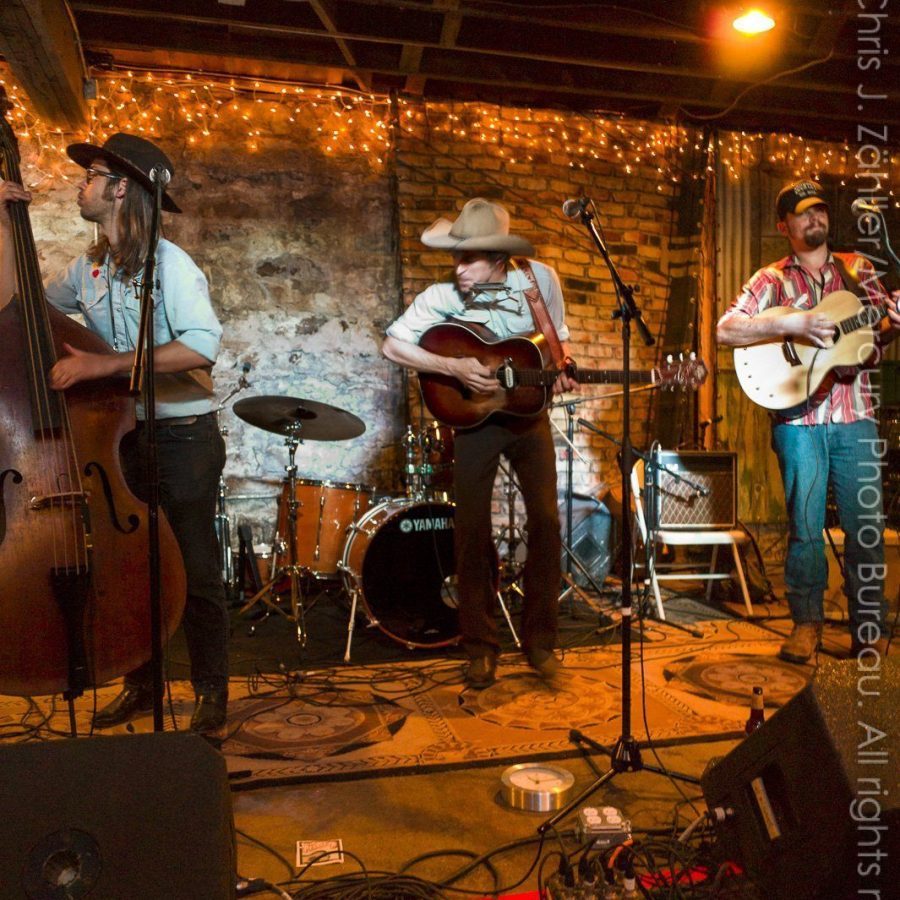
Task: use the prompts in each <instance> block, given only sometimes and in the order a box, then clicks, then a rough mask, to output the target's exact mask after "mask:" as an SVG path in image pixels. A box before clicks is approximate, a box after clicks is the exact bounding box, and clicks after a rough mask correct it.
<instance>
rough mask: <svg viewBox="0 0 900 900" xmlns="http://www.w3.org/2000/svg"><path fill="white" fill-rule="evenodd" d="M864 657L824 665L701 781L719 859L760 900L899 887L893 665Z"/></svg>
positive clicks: (899, 691) (897, 676)
mask: <svg viewBox="0 0 900 900" xmlns="http://www.w3.org/2000/svg"><path fill="white" fill-rule="evenodd" d="M868 665H869V668H863V667H862V664H858V663H857V662H856V661H855V660H854V661H849V660H844V661H839V662H828V663H824V664H821V665H820V666H819V669H818V672H817V674H816V676H815V679H814V680H813V681H812V682H811V683H810V684H809V685H808V686H807V687H806V688H804V689H803V690H802V691H801V692H800V693H799V694H797V695H796V696H795V697H794V698H793V699H791V700H790V701H789V702H788V703H787V704H786V705H785V706H784V707H783V708H782V709H780V710H778V711H777V712H775V713H774V715H772V716H771V718H769V720H768V721H766V722H764V723H763V725H762V726H761V727H760V728H759V729H757V730H756V731H754V732H753V733H752V734H750V735H749V736H748V737H747V738H746V739H745V740H744V741H742V742H741V743H740V744H738V745H737V746H736V747H735V748H734V749H733V750H732V751H731V752H730V753H729V754H728V755H727V756H725V757H724V758H723V759H721V760H719V761H718V762H716V763H714V764H711V765H710V766H709V767H708V768H707V770H706V772H705V773H704V774H703V776H702V778H701V785H702V788H703V795H704V797H705V798H706V803H707V805H708V806H709V809H710V811H711V812H713V813H714V815H715V817H716V818H717V819H718V820H719V824H718V825H717V828H718V831H719V835H720V837H721V841H722V843H723V845H724V850H725V853H726V855H727V857H728V858H730V859H733V860H736V861H738V862H739V863H740V864H741V865H742V866H743V867H744V868H745V869H746V870H747V871H748V873H749V874H750V875H751V876H752V877H753V879H754V881H755V882H756V884H757V887H759V888H760V890H761V891H762V896H764V897H766V898H772V900H813V898H828V900H844V898H850V897H853V898H857V900H858V898H860V897H888V896H895V897H896V896H897V894H896V890H897V884H898V880H897V879H898V860H900V797H898V791H897V760H898V758H900V756H898V754H900V708H898V705H897V702H896V701H897V697H898V696H900V663H898V662H897V661H896V660H894V659H893V658H890V657H887V658H884V659H881V660H880V662H879V660H878V658H877V657H874V656H871V657H870V658H869V661H868ZM875 666H877V668H875Z"/></svg>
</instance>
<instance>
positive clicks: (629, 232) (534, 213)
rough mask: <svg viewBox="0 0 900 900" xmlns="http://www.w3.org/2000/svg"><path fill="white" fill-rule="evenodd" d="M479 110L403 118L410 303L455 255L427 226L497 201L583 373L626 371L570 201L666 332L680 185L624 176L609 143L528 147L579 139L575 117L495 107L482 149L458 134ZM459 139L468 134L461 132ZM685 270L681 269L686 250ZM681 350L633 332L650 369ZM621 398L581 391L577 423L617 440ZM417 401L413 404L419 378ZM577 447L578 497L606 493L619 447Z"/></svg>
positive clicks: (641, 363) (597, 262)
mask: <svg viewBox="0 0 900 900" xmlns="http://www.w3.org/2000/svg"><path fill="white" fill-rule="evenodd" d="M473 109H474V107H473V106H472V105H468V106H467V105H464V104H453V105H440V104H428V105H427V106H426V105H424V104H421V105H416V104H409V105H408V106H405V107H404V108H403V110H402V112H401V115H400V117H399V120H400V123H401V127H400V129H399V132H398V134H399V138H398V144H397V179H398V199H399V212H400V251H401V254H402V267H403V268H402V271H403V293H404V297H405V299H406V302H409V301H410V300H411V299H412V298H413V297H414V296H415V294H416V293H417V292H419V291H420V290H422V289H423V288H424V287H425V286H427V285H428V284H430V283H431V282H433V281H436V280H444V279H446V278H447V277H449V274H450V272H451V264H452V260H451V257H450V255H449V254H448V253H444V252H440V251H434V250H430V249H428V248H425V247H424V246H423V245H422V244H421V243H420V240H419V237H420V235H421V232H422V231H423V230H424V229H425V227H427V226H428V225H429V224H430V223H431V222H432V221H433V220H434V219H435V218H437V217H438V216H445V217H448V218H454V217H455V215H456V214H457V212H458V211H459V209H461V207H462V205H463V204H464V203H465V201H466V200H467V199H469V198H471V197H474V196H483V197H487V198H490V199H492V200H497V201H499V202H501V203H503V205H504V206H505V207H506V208H507V209H508V210H509V212H510V215H511V218H512V230H513V231H514V232H517V233H520V234H522V235H523V236H525V237H527V238H528V239H529V240H531V241H532V243H533V244H534V245H535V248H536V254H535V255H536V258H537V259H539V260H541V261H543V262H546V263H549V264H550V265H553V266H554V267H555V268H556V270H557V271H558V273H559V275H560V279H561V281H562V286H563V292H564V296H565V300H566V318H567V322H568V325H569V329H570V332H571V342H570V349H571V353H572V356H573V357H574V358H575V359H576V361H577V362H578V363H579V365H581V366H582V367H585V368H615V369H620V368H621V366H622V350H621V346H622V345H621V330H620V327H619V325H618V323H617V322H615V321H614V320H613V319H612V313H613V311H614V310H615V309H616V306H617V304H616V299H615V294H614V291H613V287H612V282H611V279H610V276H609V272H608V270H607V268H606V266H605V264H604V262H603V260H602V257H601V256H600V254H599V252H598V251H597V250H596V248H595V247H594V245H593V243H592V242H591V239H590V236H589V235H588V233H587V231H586V229H585V228H584V227H583V226H582V225H581V223H580V222H578V221H574V222H573V221H571V220H568V219H566V218H565V217H564V216H563V214H562V212H561V205H562V202H563V201H564V200H565V199H566V198H568V197H574V196H579V195H581V194H586V195H588V196H590V197H592V198H594V200H595V201H596V203H597V205H598V207H599V210H600V216H599V221H600V224H601V225H602V226H603V229H604V231H605V237H606V242H607V246H608V250H609V254H610V256H611V257H612V259H613V261H614V262H615V263H616V265H617V267H618V269H619V272H620V274H621V276H622V278H623V280H624V281H625V282H626V283H628V284H634V283H636V284H639V285H640V288H641V290H640V293H639V295H638V296H637V300H638V303H639V306H640V307H641V308H642V310H643V313H644V317H645V319H646V321H647V322H648V323H649V325H650V328H651V331H652V332H654V333H655V334H661V333H662V325H663V322H664V317H665V314H666V307H667V301H668V286H669V268H670V264H671V258H670V257H671V246H670V232H671V229H672V221H673V216H672V211H671V210H672V205H673V187H674V186H673V185H672V183H671V182H669V183H666V182H665V181H664V180H663V179H662V178H661V176H660V174H659V172H658V171H657V165H656V163H652V164H644V165H641V164H637V165H631V172H630V173H629V172H627V171H626V169H625V163H623V161H622V159H621V158H620V157H619V150H617V149H616V148H614V147H613V146H612V145H609V146H608V147H606V148H603V147H600V146H598V145H594V146H593V147H592V148H590V149H591V150H593V151H594V153H593V154H585V155H583V156H578V155H577V154H576V155H574V156H573V154H572V153H564V152H552V151H551V152H547V151H545V150H543V149H541V148H540V147H535V148H531V147H529V146H528V144H529V143H530V142H532V141H534V142H538V143H540V142H541V136H542V135H545V134H546V132H547V130H548V129H551V130H553V131H554V133H555V134H560V133H562V132H564V131H565V130H566V129H569V130H570V131H571V132H573V133H574V132H575V131H576V130H577V129H578V127H579V126H580V125H581V124H583V118H581V117H578V116H576V115H571V116H569V117H566V116H563V115H561V114H559V113H556V112H550V111H531V110H526V109H514V108H510V109H503V110H497V109H496V108H492V109H490V110H488V111H485V112H483V113H482V114H481V117H482V121H484V120H485V119H486V118H490V119H491V120H492V127H493V131H494V133H495V134H497V135H498V136H499V138H498V140H496V141H492V140H490V139H488V140H484V139H482V135H483V134H485V133H486V132H487V131H488V129H487V128H486V127H481V128H477V129H476V128H468V129H466V128H463V127H462V126H461V125H460V123H461V122H463V121H468V124H469V125H471V124H472V117H473V115H474V116H477V115H478V113H473ZM632 124H636V123H632ZM510 129H514V134H513V137H512V138H510V137H508V135H509V134H510V133H511V132H510ZM463 130H465V131H466V134H461V133H460V132H461V131H463ZM504 135H507V138H506V140H504ZM523 148H524V149H523ZM682 244H683V239H682ZM678 261H679V263H680V264H681V265H682V266H683V264H684V262H685V258H684V251H683V246H682V248H681V249H680V250H679V260H678ZM633 331H634V329H633ZM677 349H680V348H665V347H661V346H657V347H652V348H647V347H645V346H644V345H643V344H642V343H641V342H640V340H639V338H638V337H637V335H636V333H635V334H633V339H632V354H631V365H632V367H633V368H636V369H647V368H649V367H651V366H653V365H654V364H656V363H657V362H658V360H659V359H660V357H661V354H663V353H665V352H668V351H669V350H677ZM688 349H689V348H688ZM617 390H618V389H617V388H611V387H605V386H603V387H601V386H590V385H588V386H585V387H583V388H582V392H581V398H582V399H583V403H581V404H580V405H579V406H578V407H577V415H578V416H580V417H582V418H585V419H587V420H589V421H592V422H595V423H596V424H597V425H598V427H600V428H602V429H603V430H605V431H608V432H610V433H612V434H613V435H615V436H617V437H621V429H622V409H621V404H622V398H621V396H616V397H612V398H610V399H606V400H604V399H602V395H603V394H604V393H610V392H617ZM411 391H412V397H411V401H412V404H413V406H415V403H416V399H417V398H416V396H415V380H414V379H412V380H411ZM654 393H655V392H640V393H636V394H633V402H632V429H631V432H632V440H633V441H634V443H635V446H636V447H638V448H645V447H646V446H647V445H648V443H649V441H650V440H651V439H652V438H653V437H655V432H654V426H653V423H652V418H653V410H654V406H655V398H654ZM683 405H684V401H682V406H683ZM565 418H566V417H565V413H564V412H563V410H561V409H557V410H555V411H554V413H553V420H554V422H556V423H557V424H558V425H559V426H560V427H561V428H563V429H565ZM689 437H690V435H688V438H689ZM574 443H575V446H576V448H577V451H578V453H579V454H580V455H581V457H583V458H579V457H576V459H575V464H574V478H573V481H574V489H575V491H576V492H582V493H586V494H591V495H597V494H598V493H599V494H600V495H602V494H603V493H604V492H605V490H606V486H607V485H610V484H618V482H619V480H620V477H621V476H620V473H619V470H618V467H617V465H616V463H615V453H616V448H615V447H614V446H613V445H612V444H611V443H610V442H609V441H607V440H605V439H603V438H601V437H598V436H595V435H591V434H590V433H587V432H583V431H581V430H580V429H579V430H578V431H577V432H576V435H575V442H574ZM557 444H558V450H559V455H560V465H559V467H558V468H559V472H560V482H559V486H560V489H562V488H563V487H564V472H565V464H564V462H563V460H564V452H565V444H564V442H563V441H562V439H559V440H558V441H557ZM499 487H500V485H499V483H498V495H497V500H498V506H497V510H498V513H499V514H500V515H501V516H502V509H501V507H502V504H500V503H499V501H500V499H501V497H500V494H499Z"/></svg>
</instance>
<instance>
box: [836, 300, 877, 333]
mask: <svg viewBox="0 0 900 900" xmlns="http://www.w3.org/2000/svg"><path fill="white" fill-rule="evenodd" d="M887 314H888V310H887V306H886V305H885V304H880V305H878V306H875V305H874V304H872V305H868V304H860V308H859V311H858V312H856V313H854V314H853V315H852V316H847V318H846V319H841V321H840V322H838V323H837V327H838V329H839V330H840V332H841V334H852V333H853V332H854V331H859V329H860V328H867V327H871V328H874V327H875V326H876V325H877V324H878V323H879V322H880V321H881V320H882V319H883V318H885V316H887Z"/></svg>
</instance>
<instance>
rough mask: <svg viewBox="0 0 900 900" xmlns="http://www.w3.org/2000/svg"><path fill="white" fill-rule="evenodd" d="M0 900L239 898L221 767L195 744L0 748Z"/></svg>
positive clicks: (78, 742) (102, 742) (166, 738)
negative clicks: (0, 813)
mask: <svg viewBox="0 0 900 900" xmlns="http://www.w3.org/2000/svg"><path fill="white" fill-rule="evenodd" d="M0 809H3V810H4V813H3V816H2V819H0V846H2V848H3V852H2V853H0V896H2V897H3V898H4V900H57V898H58V900H63V898H70V897H71V898H75V897H84V898H85V900H124V898H128V900H161V898H172V900H174V898H185V900H187V898H193V897H197V898H204V900H229V898H233V897H234V896H235V884H236V875H235V871H236V858H235V843H234V824H233V819H232V811H231V794H230V791H229V787H228V773H227V771H226V767H225V761H224V759H223V758H222V756H221V754H219V753H217V752H216V751H215V750H214V749H213V748H212V747H211V746H210V744H209V743H208V742H207V741H205V740H204V739H203V738H202V737H200V736H199V735H195V734H170V733H169V734H167V733H154V734H135V735H118V736H114V737H91V738H74V739H69V740H54V741H46V742H42V743H24V744H11V745H6V746H0Z"/></svg>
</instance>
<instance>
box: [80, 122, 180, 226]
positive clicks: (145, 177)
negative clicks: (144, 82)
mask: <svg viewBox="0 0 900 900" xmlns="http://www.w3.org/2000/svg"><path fill="white" fill-rule="evenodd" d="M66 153H68V154H69V158H70V159H72V160H74V161H75V162H76V163H78V165H79V166H81V167H82V168H83V169H87V168H90V166H91V164H92V163H93V162H94V160H95V159H98V158H99V159H102V160H103V161H104V162H105V163H106V164H107V165H108V166H109V167H110V168H111V169H113V170H115V171H116V172H117V173H118V174H120V175H126V176H128V177H129V178H133V179H134V180H135V181H137V182H138V183H139V184H142V185H143V186H144V187H145V188H146V189H147V190H148V191H150V192H151V193H153V191H155V190H156V186H155V185H154V184H153V182H152V181H151V180H150V173H151V172H152V171H153V169H154V168H156V167H157V166H160V167H162V168H164V169H167V170H168V172H169V174H170V175H171V176H172V177H174V176H175V169H174V167H173V166H172V160H170V159H169V157H168V156H166V154H165V153H163V152H162V150H160V149H159V147H157V146H156V144H152V143H150V141H148V140H145V139H144V138H142V137H138V136H137V135H136V134H123V133H122V132H118V133H117V134H114V135H111V136H110V137H109V138H108V140H107V141H106V143H105V144H103V146H102V147H101V146H98V145H97V144H70V145H69V146H68V147H66ZM162 207H163V209H164V210H166V212H173V213H180V212H181V209H180V208H179V206H178V205H177V204H176V203H175V201H174V200H173V199H172V198H171V197H170V196H169V194H168V192H165V191H164V192H163V198H162Z"/></svg>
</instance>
